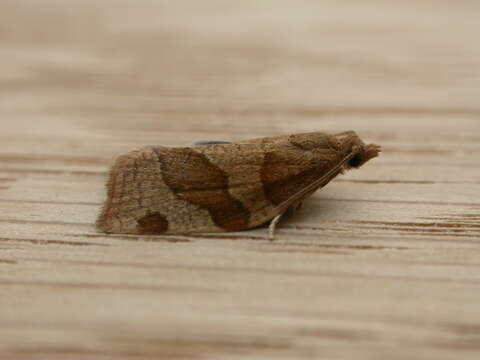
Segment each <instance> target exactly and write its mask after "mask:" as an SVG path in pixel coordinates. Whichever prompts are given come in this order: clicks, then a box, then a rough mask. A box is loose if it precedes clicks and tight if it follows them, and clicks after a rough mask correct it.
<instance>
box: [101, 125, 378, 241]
mask: <svg viewBox="0 0 480 360" xmlns="http://www.w3.org/2000/svg"><path fill="white" fill-rule="evenodd" d="M379 152H380V147H379V146H378V145H375V144H370V145H366V144H365V143H364V142H363V141H362V140H361V139H360V138H359V137H358V136H357V135H356V133H355V132H353V131H348V132H343V133H339V134H333V135H332V134H326V133H322V132H311V133H303V134H294V135H285V136H275V137H266V138H259V139H253V140H245V141H238V142H233V143H228V142H214V141H212V142H208V141H207V142H198V143H196V144H194V145H193V146H191V147H163V146H150V147H146V148H143V149H140V150H136V151H131V152H129V153H126V154H123V155H120V156H118V157H117V158H116V160H115V162H114V164H113V166H112V168H111V170H110V174H109V180H108V183H107V192H108V195H107V199H106V201H105V204H104V206H103V209H102V211H101V213H100V215H99V217H98V219H97V223H96V225H97V228H98V229H99V230H101V231H103V232H107V233H127V234H163V233H165V234H186V233H213V232H229V231H240V230H246V229H251V228H255V227H258V226H260V225H263V224H266V223H268V222H270V232H269V237H270V239H273V235H274V229H275V226H276V224H277V222H278V220H279V219H280V216H281V215H282V214H283V213H284V212H285V211H287V210H288V209H295V208H296V207H298V206H299V205H300V204H301V202H302V201H303V200H305V199H306V198H307V197H309V196H310V195H312V194H313V193H314V192H315V191H316V190H317V189H319V188H321V187H323V186H325V185H326V184H327V183H328V182H330V180H332V179H333V178H334V177H335V176H337V175H338V174H341V173H343V171H344V170H346V169H350V168H358V167H360V166H361V165H363V164H364V163H365V162H367V161H368V160H370V159H371V158H374V157H376V156H378V154H379Z"/></svg>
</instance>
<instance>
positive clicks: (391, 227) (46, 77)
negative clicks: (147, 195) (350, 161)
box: [0, 0, 480, 360]
mask: <svg viewBox="0 0 480 360" xmlns="http://www.w3.org/2000/svg"><path fill="white" fill-rule="evenodd" d="M1 8H2V9H1V11H0V124H1V128H0V358H1V359H2V360H3V359H53V358H55V359H59V358H60V359H127V358H128V359H129V358H132V359H163V358H164V359H175V358H178V359H190V358H193V359H244V358H248V359H385V358H389V359H405V358H409V359H432V358H435V359H452V358H456V359H477V358H478V356H479V354H480V310H479V308H480V305H479V304H480V290H479V286H480V197H479V194H480V167H479V165H480V163H479V154H480V146H479V142H480V124H479V121H480V103H479V96H480V95H479V94H480V42H479V41H478V34H480V21H479V13H480V3H479V2H478V1H468V0H463V1H433V0H432V1H427V0H421V1H413V0H410V1H379V0H370V1H368V0H362V1H353V0H352V1H345V0H344V1H338V0H335V1H333V0H329V1H298V0H297V1H279V0H270V1H220V0H218V1H214V0H208V1H207V0H202V1H193V0H192V1H146V0H142V1H133V0H131V1H118V0H116V1H98V0H96V1H90V0H89V1H63V0H57V1H55V0H43V1H33V0H32V1H25V0H21V1H20V0H3V1H2V2H1ZM349 129H352V130H356V131H357V132H358V133H359V134H360V135H361V136H362V137H363V138H364V139H365V140H367V141H371V142H377V143H379V144H381V145H382V146H383V148H384V153H383V154H382V156H381V157H380V158H378V159H375V160H374V161H372V162H370V163H368V164H367V165H366V166H365V167H363V168H362V169H361V170H359V171H355V172H350V173H348V174H346V175H345V176H343V177H341V178H339V179H338V180H337V181H334V182H333V183H331V184H329V185H328V186H327V187H326V188H325V189H323V190H322V191H320V192H318V193H317V194H316V195H315V196H314V197H313V198H311V200H309V201H308V202H307V203H306V204H305V206H304V208H303V209H302V211H301V212H300V213H298V214H296V215H295V216H294V217H292V218H290V219H287V220H285V221H283V222H281V224H280V228H279V231H278V234H277V241H275V242H273V243H272V242H268V241H266V240H264V238H265V236H266V231H265V230H264V229H258V230H254V231H247V232H242V233H235V234H223V235H222V234H220V235H216V236H214V237H212V236H188V237H184V236H182V237H179V236H177V237H166V236H159V237H140V236H139V237H136V236H113V235H112V236H104V235H102V234H98V233H97V232H96V231H95V229H94V227H93V223H94V220H95V217H96V215H97V213H98V211H99V207H100V204H101V202H102V200H103V198H104V188H103V184H104V180H105V172H106V170H107V168H108V165H109V163H110V161H111V159H112V158H113V156H114V155H115V154H116V153H118V152H122V151H126V150H130V149H132V148H135V147H138V146H143V145H149V144H163V145H184V144H188V143H190V142H191V141H193V140H198V139H216V140H235V139H244V138H250V137H259V136H268V135H275V134H285V133H293V132H302V131H317V130H325V131H343V130H349Z"/></svg>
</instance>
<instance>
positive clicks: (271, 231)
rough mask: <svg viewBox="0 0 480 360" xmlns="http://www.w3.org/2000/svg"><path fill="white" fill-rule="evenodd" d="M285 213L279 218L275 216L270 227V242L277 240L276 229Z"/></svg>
mask: <svg viewBox="0 0 480 360" xmlns="http://www.w3.org/2000/svg"><path fill="white" fill-rule="evenodd" d="M283 214H284V213H281V214H279V215H277V216H275V217H274V218H273V219H272V221H271V222H270V225H269V226H268V240H270V241H273V240H275V229H276V227H277V224H278V222H279V221H280V218H281V217H282V215H283Z"/></svg>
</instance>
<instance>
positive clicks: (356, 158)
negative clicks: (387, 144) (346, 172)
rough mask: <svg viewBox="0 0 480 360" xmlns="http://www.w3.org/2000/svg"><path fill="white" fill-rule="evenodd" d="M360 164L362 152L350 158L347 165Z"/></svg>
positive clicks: (354, 165)
mask: <svg viewBox="0 0 480 360" xmlns="http://www.w3.org/2000/svg"><path fill="white" fill-rule="evenodd" d="M362 164H363V154H362V153H358V154H357V155H355V156H354V157H353V158H351V159H350V161H349V162H348V165H349V166H351V167H359V166H360V165H362Z"/></svg>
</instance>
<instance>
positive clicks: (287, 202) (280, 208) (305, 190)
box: [274, 146, 360, 214]
mask: <svg viewBox="0 0 480 360" xmlns="http://www.w3.org/2000/svg"><path fill="white" fill-rule="evenodd" d="M359 151H360V147H358V146H355V147H354V148H353V150H352V152H351V153H350V154H348V155H347V156H345V157H344V158H343V159H342V161H340V162H339V163H338V164H337V165H335V166H334V167H333V168H331V169H330V170H329V171H328V172H327V173H325V174H324V175H323V176H322V177H320V178H319V179H317V180H315V181H314V182H312V183H311V184H310V185H307V186H305V187H304V188H303V189H301V190H299V191H298V192H296V193H295V194H293V195H292V196H290V197H289V198H288V199H287V200H285V201H283V202H282V203H280V204H279V205H277V206H276V207H275V209H274V212H275V214H283V212H285V210H287V209H288V208H289V207H290V205H291V204H293V203H294V202H295V201H297V200H300V199H301V198H302V197H303V196H304V195H305V194H307V193H309V192H310V191H312V190H314V189H316V188H317V187H319V186H320V184H321V183H322V182H323V181H324V180H325V179H327V178H328V177H330V176H331V175H332V174H334V173H335V172H337V171H338V170H339V169H341V168H342V167H343V166H344V165H345V163H347V162H348V161H349V160H351V159H352V158H353V157H355V155H357V154H358V153H359Z"/></svg>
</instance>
